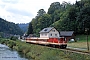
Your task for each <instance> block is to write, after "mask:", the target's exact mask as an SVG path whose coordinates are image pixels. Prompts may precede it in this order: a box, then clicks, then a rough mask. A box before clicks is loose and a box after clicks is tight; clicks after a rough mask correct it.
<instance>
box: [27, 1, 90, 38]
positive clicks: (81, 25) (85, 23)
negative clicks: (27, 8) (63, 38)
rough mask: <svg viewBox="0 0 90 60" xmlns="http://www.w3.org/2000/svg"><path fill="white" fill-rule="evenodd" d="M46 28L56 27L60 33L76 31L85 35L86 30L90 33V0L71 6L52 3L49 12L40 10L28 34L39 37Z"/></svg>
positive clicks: (77, 2)
mask: <svg viewBox="0 0 90 60" xmlns="http://www.w3.org/2000/svg"><path fill="white" fill-rule="evenodd" d="M45 27H55V28H56V29H57V30H58V31H74V32H75V34H85V28H88V29H89V30H88V32H90V0H81V1H77V0H76V2H75V4H71V3H68V2H65V1H63V2H62V3H61V4H60V2H53V3H51V5H50V7H49V8H48V11H47V12H46V11H45V10H44V9H40V10H39V11H38V12H37V15H36V16H35V18H33V19H32V21H31V22H30V23H29V27H28V31H27V34H28V35H29V34H35V35H36V36H39V32H40V30H42V29H43V28H45Z"/></svg>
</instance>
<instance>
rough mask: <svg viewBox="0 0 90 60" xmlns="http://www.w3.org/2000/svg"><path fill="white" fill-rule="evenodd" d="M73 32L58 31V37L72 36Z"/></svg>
mask: <svg viewBox="0 0 90 60" xmlns="http://www.w3.org/2000/svg"><path fill="white" fill-rule="evenodd" d="M73 33H74V31H60V36H72V35H73Z"/></svg>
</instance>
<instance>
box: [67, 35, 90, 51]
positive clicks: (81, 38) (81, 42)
mask: <svg viewBox="0 0 90 60" xmlns="http://www.w3.org/2000/svg"><path fill="white" fill-rule="evenodd" d="M76 40H77V42H71V43H68V44H67V45H68V47H74V48H84V49H86V50H87V35H77V36H76ZM88 43H89V48H90V35H88Z"/></svg>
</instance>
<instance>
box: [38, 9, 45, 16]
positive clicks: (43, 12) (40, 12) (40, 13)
mask: <svg viewBox="0 0 90 60" xmlns="http://www.w3.org/2000/svg"><path fill="white" fill-rule="evenodd" d="M37 13H38V14H37V16H42V15H43V14H46V12H45V11H44V9H40V10H39V11H38V12H37Z"/></svg>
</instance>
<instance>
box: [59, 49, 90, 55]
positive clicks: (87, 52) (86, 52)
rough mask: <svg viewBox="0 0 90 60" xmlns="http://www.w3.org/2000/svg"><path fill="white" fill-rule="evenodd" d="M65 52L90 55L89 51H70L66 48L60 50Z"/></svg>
mask: <svg viewBox="0 0 90 60" xmlns="http://www.w3.org/2000/svg"><path fill="white" fill-rule="evenodd" d="M60 50H63V51H66V52H72V53H80V54H88V55H90V52H89V51H82V50H76V49H70V48H66V49H60Z"/></svg>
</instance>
